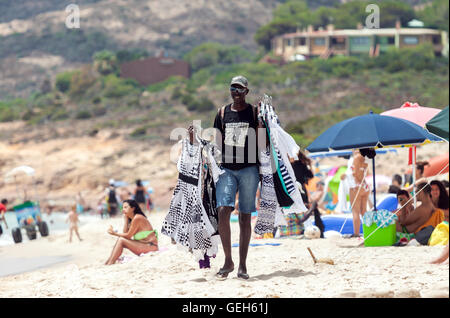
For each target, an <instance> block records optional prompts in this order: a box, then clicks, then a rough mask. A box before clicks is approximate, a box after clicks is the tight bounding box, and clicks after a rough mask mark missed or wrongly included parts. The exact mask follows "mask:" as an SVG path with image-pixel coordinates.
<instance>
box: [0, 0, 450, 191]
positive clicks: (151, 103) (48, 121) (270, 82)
mask: <svg viewBox="0 0 450 318" xmlns="http://www.w3.org/2000/svg"><path fill="white" fill-rule="evenodd" d="M90 2H92V3H96V1H90ZM98 2H99V3H100V4H101V3H102V2H101V1H98ZM263 2H265V1H261V3H263ZM266 2H267V1H266ZM269 2H270V1H269ZM384 2H386V3H391V2H392V1H384ZM384 2H383V3H384ZM18 3H19V2H18ZM270 3H272V2H270ZM363 3H366V2H362V1H354V2H350V3H347V4H335V5H334V6H332V7H318V8H313V7H304V8H306V9H305V10H307V12H310V13H311V12H312V13H317V12H320V11H322V10H330V9H332V10H336V12H340V13H342V12H341V11H340V10H342V7H343V6H348V5H352V6H355V7H361V5H362V4H363ZM442 4H443V2H442V1H440V0H435V1H433V2H432V3H431V4H429V5H427V6H426V7H424V9H422V11H414V10H413V9H411V7H410V6H409V7H407V6H404V5H401V8H403V9H401V10H400V9H398V8H391V9H390V10H391V11H392V14H391V15H390V16H391V17H392V18H391V19H390V20H389V21H391V22H392V21H395V19H394V18H395V14H396V13H395V12H397V11H396V10H397V9H398V10H400V11H399V12H401V16H403V14H404V13H405V12H409V13H410V16H409V17H408V19H409V18H419V17H425V16H427V17H428V18H429V19H430V20H429V21H428V22H427V23H428V24H429V26H432V25H433V24H434V25H436V26H438V25H440V23H441V19H442V17H443V19H444V20H445V14H444V15H443V12H444V13H445V12H447V16H446V17H447V21H448V2H447V6H446V7H445V8H444V9H442V8H441V9H439V10H438V9H436V8H439V6H440V5H442ZM297 5H300V6H305V2H303V1H298V0H291V1H283V3H282V4H280V5H279V6H278V7H277V9H276V10H275V11H274V16H273V20H270V19H267V21H266V22H265V23H267V24H264V23H261V24H260V28H259V30H269V31H270V32H272V34H275V33H276V32H275V31H277V30H278V29H277V27H276V26H274V24H273V21H277V19H278V18H279V17H280V16H281V14H283V15H282V16H283V17H284V18H285V19H286V20H291V21H294V20H296V19H297V15H298V13H299V11H296V10H291V8H296V6H297ZM426 10H430V11H426ZM433 10H435V11H433ZM436 10H438V11H439V14H434V13H433V12H436ZM445 10H446V11H445ZM426 12H428V13H427V14H426V15H425V13H426ZM397 14H400V13H397ZM405 14H406V13H405ZM291 15H292V16H291ZM309 15H310V16H312V15H311V14H309ZM338 16H339V14H338V15H336V16H335V17H336V18H337V17H338ZM342 19H343V21H344V20H345V19H344V18H342ZM386 19H387V18H386ZM423 20H424V21H425V19H423ZM296 21H297V20H296ZM353 22H354V21H353ZM353 22H352V23H353ZM305 23H306V22H305ZM307 23H310V21H308V22H307ZM386 23H387V22H386ZM447 23H448V22H447ZM313 24H314V23H313ZM270 26H273V29H272V28H271V27H270ZM296 27H298V25H296ZM258 32H262V31H256V29H255V31H254V32H253V34H252V37H253V36H255V37H254V40H255V41H254V42H253V43H254V44H253V45H254V46H255V47H259V48H258V49H251V48H248V47H245V46H243V45H240V44H227V43H219V42H215V41H213V40H211V41H202V42H203V43H201V44H199V45H195V46H192V47H191V48H190V49H188V50H186V51H178V54H179V57H180V58H182V59H184V60H186V61H187V62H188V63H189V64H190V66H191V70H192V75H191V77H190V78H189V79H185V78H179V77H172V78H169V79H168V80H166V81H164V82H161V83H157V84H153V85H150V86H146V87H145V86H141V85H140V84H139V83H137V82H136V81H134V80H130V79H123V78H121V77H120V76H119V67H120V64H121V63H123V62H125V61H130V60H135V59H139V58H141V57H146V56H151V55H152V54H151V51H150V50H148V49H145V48H142V47H138V46H128V47H120V48H117V47H114V46H112V47H108V46H107V45H100V46H99V48H96V49H92V50H93V52H92V56H91V58H90V60H89V59H87V60H84V61H81V60H80V62H79V64H77V65H78V66H77V67H75V68H70V69H63V70H61V71H57V70H58V68H57V67H56V66H54V67H53V68H52V70H53V71H54V72H55V75H54V77H53V78H45V80H42V81H40V82H39V85H38V86H37V88H36V89H33V90H32V93H30V94H27V95H25V96H18V97H11V96H10V97H8V98H4V97H3V96H4V95H2V97H0V148H1V147H2V144H3V148H1V150H2V153H3V154H5V155H4V156H3V157H2V158H1V159H0V171H3V172H5V171H6V170H7V169H8V168H10V167H13V166H14V165H15V164H17V163H19V162H20V161H21V160H25V159H29V158H30V151H31V150H27V149H35V151H36V152H34V153H31V157H33V156H35V155H36V156H37V153H38V152H40V154H39V158H40V159H38V160H37V162H39V163H40V164H42V169H43V170H45V171H46V173H45V177H44V176H42V177H40V178H39V182H40V184H42V185H43V186H44V187H45V188H46V189H48V191H52V193H57V192H58V191H70V192H71V193H73V192H74V191H78V190H79V189H80V188H81V189H84V190H86V189H91V190H93V191H92V194H93V195H94V194H96V193H101V191H103V189H104V182H105V180H107V179H109V178H111V177H114V178H116V179H126V180H129V181H132V180H134V179H135V178H138V177H142V174H144V175H145V176H147V177H148V178H152V180H157V182H159V184H160V185H161V186H160V187H159V188H158V189H157V190H156V194H157V195H158V196H161V197H165V198H166V199H167V197H170V193H171V185H172V186H173V180H174V178H176V171H175V170H174V167H173V165H171V163H170V161H169V160H168V158H166V157H167V156H168V155H167V153H168V152H169V148H170V147H171V146H172V145H173V144H174V141H173V140H170V133H171V132H172V131H173V129H174V128H177V127H187V126H188V125H189V124H190V123H191V122H192V120H201V121H202V126H203V127H204V128H207V127H211V126H212V122H213V119H214V116H215V114H216V112H217V109H218V108H219V107H220V106H222V105H224V104H226V103H228V102H229V101H230V96H229V90H228V86H229V81H230V79H231V78H232V77H233V76H234V75H236V74H242V75H245V76H246V77H247V78H248V79H249V84H250V94H249V96H248V101H249V102H250V103H252V104H256V103H257V102H258V100H259V98H261V97H262V96H263V94H269V95H271V96H272V97H273V103H274V106H275V107H276V110H277V113H278V114H279V115H280V120H281V123H282V126H284V127H285V129H286V130H287V131H288V132H289V133H291V134H292V135H293V136H294V138H295V139H296V140H297V142H298V143H299V145H301V146H302V147H306V146H307V145H308V144H309V143H310V142H311V141H312V140H314V139H315V138H316V137H317V136H318V135H319V134H320V133H321V132H323V131H324V130H325V129H327V128H328V127H330V126H331V125H333V124H334V123H336V122H338V121H341V120H343V119H346V118H349V117H352V116H357V115H361V114H365V113H368V112H369V111H370V110H372V111H374V112H375V113H379V112H382V111H384V110H387V109H390V108H394V107H400V106H401V104H402V103H404V102H405V101H410V102H417V103H419V104H420V105H423V106H430V107H436V108H444V107H445V106H447V105H448V101H449V89H448V87H449V72H448V70H449V68H448V57H435V55H434V53H433V51H432V48H431V47H429V46H427V45H424V46H419V47H416V48H413V49H403V50H391V51H389V52H387V53H385V54H382V55H380V56H379V57H376V58H369V57H367V56H351V57H343V56H340V57H333V58H330V59H312V60H308V61H302V62H294V63H289V64H285V65H274V64H268V63H264V62H262V58H263V57H264V56H266V55H267V54H269V55H270V52H269V51H268V50H267V48H264V45H263V43H260V42H258V34H261V33H258ZM16 36H24V35H16ZM77 36H79V35H77ZM60 37H61V38H64V39H65V38H66V35H62V34H61V35H60ZM105 39H106V40H105V41H110V40H111V39H110V38H109V37H105ZM247 39H248V37H247ZM73 40H74V41H78V40H79V41H80V43H81V44H85V45H88V44H87V43H86V42H85V41H84V40H83V39H81V38H80V39H78V40H76V39H73ZM49 41H50V40H49ZM252 41H253V40H252ZM25 42H26V41H23V42H20V41H19V44H20V43H22V44H20V45H24V43H25ZM38 42H39V41H38ZM0 43H4V42H0ZM12 43H16V42H14V41H12V42H10V44H12ZM48 43H53V41H50V42H48ZM89 43H91V44H90V45H92V46H93V47H95V45H97V44H98V43H101V40H99V39H96V38H95V37H94V38H92V39H91V42H89ZM105 43H106V42H105ZM100 47H101V49H100ZM2 49H3V50H6V49H11V48H6V46H2V45H0V52H2V51H1V50H2ZM88 51H89V50H88ZM3 52H4V51H3ZM15 54H16V53H15ZM55 54H56V53H55ZM73 54H74V57H73V58H74V59H76V58H77V57H76V54H75V53H73ZM86 54H87V53H86ZM89 54H90V53H89ZM49 63H50V62H49ZM55 63H56V62H55ZM50 64H51V63H50ZM3 67H4V66H3ZM2 74H3V73H2ZM26 74H27V75H29V76H31V74H34V71H33V70H29V73H23V74H21V75H22V76H26ZM3 80H4V79H3ZM44 149H45V150H44ZM68 153H70V155H69V154H68ZM63 154H64V155H65V156H66V157H62V156H63ZM162 157H164V159H161V158H162ZM64 158H65V159H64ZM67 158H69V159H67ZM166 159H167V160H166ZM52 160H53V161H52ZM64 160H66V161H67V160H68V162H70V167H66V166H64V167H62V166H61V165H63V163H64V162H63V161H64ZM68 162H66V163H64V164H68ZM81 163H82V164H81ZM137 167H139V169H137ZM137 170H139V171H140V172H137ZM1 186H2V181H0V187H1ZM94 190H95V191H94Z"/></svg>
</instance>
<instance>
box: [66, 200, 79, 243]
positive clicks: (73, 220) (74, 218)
mask: <svg viewBox="0 0 450 318" xmlns="http://www.w3.org/2000/svg"><path fill="white" fill-rule="evenodd" d="M76 209H77V207H76V206H73V207H72V210H71V211H70V212H69V214H68V215H67V219H66V223H67V222H69V231H70V236H69V243H72V232H73V231H75V234H76V235H77V237H78V239H79V240H80V242H81V241H82V239H81V237H80V234H79V233H78V222H80V221H79V220H78V215H77V212H76Z"/></svg>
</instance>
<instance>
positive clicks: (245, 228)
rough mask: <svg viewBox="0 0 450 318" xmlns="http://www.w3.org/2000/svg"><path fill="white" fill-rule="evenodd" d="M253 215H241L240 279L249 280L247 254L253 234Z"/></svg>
mask: <svg viewBox="0 0 450 318" xmlns="http://www.w3.org/2000/svg"><path fill="white" fill-rule="evenodd" d="M251 217H252V215H251V214H244V213H239V230H240V234H239V269H238V277H239V278H244V279H248V278H249V276H248V274H247V265H246V262H247V254H248V245H249V244H250V237H251V234H252V226H251Z"/></svg>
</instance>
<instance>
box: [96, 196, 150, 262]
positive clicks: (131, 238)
mask: <svg viewBox="0 0 450 318" xmlns="http://www.w3.org/2000/svg"><path fill="white" fill-rule="evenodd" d="M122 210H123V214H124V225H123V233H122V234H121V233H116V232H114V230H113V228H112V226H110V227H109V229H108V233H109V234H111V235H114V236H118V237H119V239H118V240H117V242H116V245H114V248H113V250H112V252H111V256H110V257H109V259H108V260H107V261H106V263H105V265H112V264H114V263H115V262H116V261H117V259H118V258H119V257H120V255H122V252H123V248H124V247H125V248H128V249H129V250H130V251H132V252H133V253H134V254H136V255H140V254H142V253H148V252H152V251H157V250H158V236H157V232H156V230H153V227H152V225H151V224H150V222H149V221H148V219H147V217H146V216H145V215H144V213H143V212H142V210H141V208H140V207H139V205H138V203H137V202H136V201H134V200H125V201H124V202H123V208H122Z"/></svg>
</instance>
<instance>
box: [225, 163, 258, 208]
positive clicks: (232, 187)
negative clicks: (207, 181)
mask: <svg viewBox="0 0 450 318" xmlns="http://www.w3.org/2000/svg"><path fill="white" fill-rule="evenodd" d="M222 169H223V170H225V172H224V173H223V174H221V175H220V177H219V181H217V184H216V201H217V208H219V207H221V206H231V207H233V208H234V206H235V202H236V192H238V193H239V212H241V213H246V214H250V213H252V212H255V211H256V206H255V201H256V191H257V190H258V184H259V169H258V166H256V165H254V166H250V167H247V168H243V169H240V170H230V169H226V168H222Z"/></svg>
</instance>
